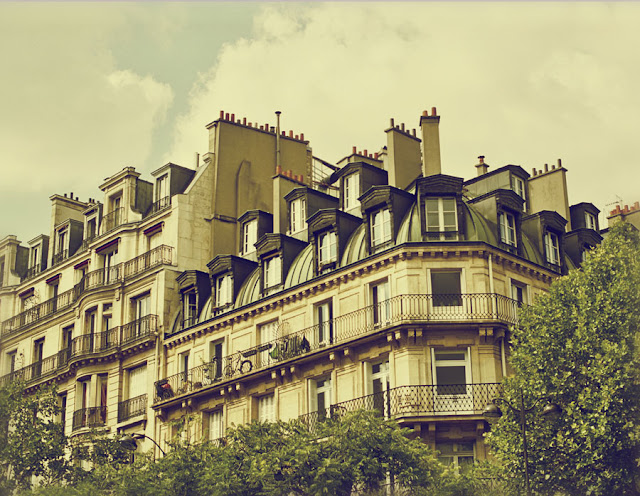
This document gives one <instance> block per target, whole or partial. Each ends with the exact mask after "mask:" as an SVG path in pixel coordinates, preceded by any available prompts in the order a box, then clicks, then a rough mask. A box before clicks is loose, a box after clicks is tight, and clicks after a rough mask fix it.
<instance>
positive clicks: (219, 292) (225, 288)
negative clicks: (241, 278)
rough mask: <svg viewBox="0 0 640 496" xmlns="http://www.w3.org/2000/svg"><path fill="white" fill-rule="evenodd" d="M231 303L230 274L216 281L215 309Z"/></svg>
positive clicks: (231, 285)
mask: <svg viewBox="0 0 640 496" xmlns="http://www.w3.org/2000/svg"><path fill="white" fill-rule="evenodd" d="M232 303H233V277H232V275H231V273H228V274H225V275H223V276H220V277H218V278H217V279H216V307H217V308H222V307H226V306H228V305H231V304H232Z"/></svg>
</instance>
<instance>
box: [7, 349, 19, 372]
mask: <svg viewBox="0 0 640 496" xmlns="http://www.w3.org/2000/svg"><path fill="white" fill-rule="evenodd" d="M17 358H18V350H13V351H9V352H7V362H6V363H7V367H6V369H7V374H12V373H13V372H15V371H16V359H17Z"/></svg>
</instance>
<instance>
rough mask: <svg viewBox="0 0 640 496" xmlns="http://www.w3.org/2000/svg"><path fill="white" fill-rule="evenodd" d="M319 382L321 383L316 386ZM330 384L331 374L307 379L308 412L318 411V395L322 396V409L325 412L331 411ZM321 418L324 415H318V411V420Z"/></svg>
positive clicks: (331, 392) (331, 389)
mask: <svg viewBox="0 0 640 496" xmlns="http://www.w3.org/2000/svg"><path fill="white" fill-rule="evenodd" d="M320 382H322V383H323V384H322V385H320V386H318V383H320ZM332 386H333V384H332V380H331V375H325V376H322V377H317V378H315V379H309V413H314V412H319V406H318V398H319V397H320V395H322V396H323V398H324V403H325V404H324V407H323V410H325V412H326V413H327V414H329V413H330V412H331V406H332V405H333V388H332ZM327 416H328V415H327ZM321 418H322V419H324V418H326V417H325V416H323V417H320V413H318V420H320V419H321Z"/></svg>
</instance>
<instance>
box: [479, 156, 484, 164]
mask: <svg viewBox="0 0 640 496" xmlns="http://www.w3.org/2000/svg"><path fill="white" fill-rule="evenodd" d="M478 160H480V163H481V164H484V155H480V156H479V157H478Z"/></svg>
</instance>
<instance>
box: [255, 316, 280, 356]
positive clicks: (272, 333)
mask: <svg viewBox="0 0 640 496" xmlns="http://www.w3.org/2000/svg"><path fill="white" fill-rule="evenodd" d="M277 333H278V321H277V320H272V321H270V322H265V323H264V324H260V325H259V326H258V344H265V343H270V342H272V341H274V340H275V339H276V337H277ZM270 352H271V350H270V349H266V350H263V351H261V352H259V353H258V363H257V364H256V365H257V366H258V367H265V366H267V365H269V364H270V363H271V361H272V360H273V359H272V357H271V353H270Z"/></svg>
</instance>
